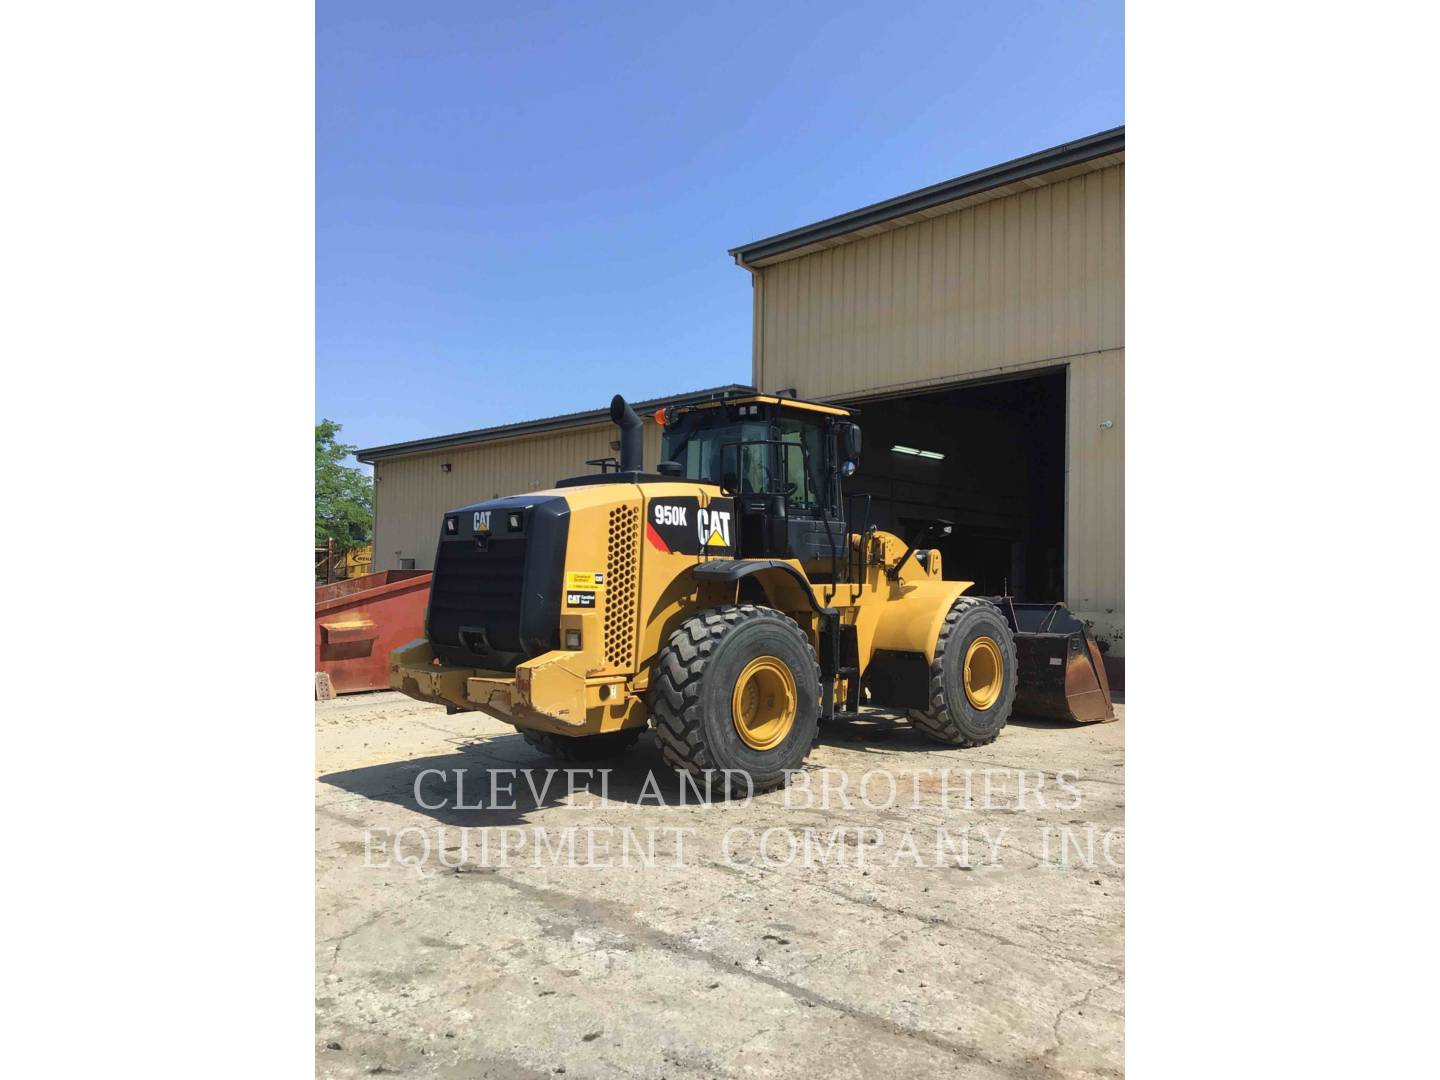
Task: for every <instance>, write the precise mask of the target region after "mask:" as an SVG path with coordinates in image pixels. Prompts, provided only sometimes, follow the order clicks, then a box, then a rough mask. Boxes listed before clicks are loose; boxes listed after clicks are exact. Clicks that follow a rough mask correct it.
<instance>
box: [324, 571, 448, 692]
mask: <svg viewBox="0 0 1440 1080" xmlns="http://www.w3.org/2000/svg"><path fill="white" fill-rule="evenodd" d="M429 599H430V571H429V570H382V571H380V572H379V573H377V574H365V575H363V576H361V577H356V578H347V579H345V580H344V581H337V582H335V583H334V584H332V585H320V586H317V587H316V589H315V674H316V684H317V687H318V686H319V685H320V684H321V683H323V682H324V681H325V680H324V679H323V678H322V676H327V675H328V676H329V682H330V685H331V686H332V687H333V688H334V690H335V692H336V693H340V694H351V693H354V692H355V691H357V690H384V689H387V688H388V687H389V685H390V680H389V660H390V650H391V649H396V648H399V647H400V646H401V645H404V644H405V643H406V642H407V641H414V640H415V639H416V638H418V637H423V636H424V635H425V604H426V602H427V601H428V600H429Z"/></svg>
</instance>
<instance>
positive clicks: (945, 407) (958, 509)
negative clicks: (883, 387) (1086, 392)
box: [845, 368, 1065, 601]
mask: <svg viewBox="0 0 1440 1080" xmlns="http://www.w3.org/2000/svg"><path fill="white" fill-rule="evenodd" d="M845 404H853V405H854V406H855V407H856V408H858V409H859V410H860V416H859V417H858V419H859V422H860V426H861V429H862V430H863V432H864V438H865V447H864V452H863V454H862V455H861V461H860V468H859V470H858V471H857V472H856V473H855V475H854V476H853V477H852V478H851V479H850V480H848V481H847V482H846V490H847V491H850V492H856V493H861V494H869V495H870V496H871V500H872V501H871V519H870V520H871V522H872V523H873V524H875V525H878V526H880V528H882V529H888V530H890V531H891V532H894V533H895V534H896V535H898V536H901V537H903V538H904V539H905V540H907V541H908V540H910V539H912V538H913V537H914V536H915V535H916V533H917V532H918V531H919V529H921V528H923V527H924V524H925V522H927V521H931V520H933V519H935V518H945V519H947V520H949V521H953V522H954V523H955V530H954V533H953V534H952V535H951V536H950V537H948V538H947V539H945V540H943V541H941V542H940V543H939V544H938V545H935V546H937V547H938V548H939V549H940V551H941V553H942V555H943V558H944V572H945V577H947V578H949V579H951V580H965V581H974V582H975V585H976V587H975V590H974V591H975V592H977V593H980V594H987V595H995V594H1001V593H1007V594H1009V595H1012V596H1014V597H1016V598H1018V599H1020V600H1027V601H1054V600H1061V599H1063V596H1064V590H1065V585H1064V582H1065V566H1064V551H1065V370H1064V369H1063V368H1061V369H1058V370H1055V371H1047V372H1046V373H1045V374H1043V375H1036V376H1031V377H1028V378H1019V379H1007V380H1004V381H996V382H987V383H982V384H978V385H971V386H962V387H957V388H954V389H949V390H943V391H938V392H934V391H932V392H929V393H917V394H913V395H908V396H903V397H892V398H884V399H878V400H877V399H870V400H860V401H855V402H846V403H845ZM856 509H857V511H858V510H859V503H858V502H857V504H856ZM858 524H859V523H858V522H854V523H852V527H855V526H857V525H858Z"/></svg>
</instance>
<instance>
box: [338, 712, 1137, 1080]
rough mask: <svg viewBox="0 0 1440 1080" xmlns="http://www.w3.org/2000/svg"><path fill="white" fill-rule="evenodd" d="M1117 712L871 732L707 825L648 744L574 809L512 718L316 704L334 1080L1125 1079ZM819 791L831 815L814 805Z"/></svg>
mask: <svg viewBox="0 0 1440 1080" xmlns="http://www.w3.org/2000/svg"><path fill="white" fill-rule="evenodd" d="M1117 711H1118V712H1119V713H1121V715H1122V719H1121V720H1120V721H1119V722H1117V723H1114V724H1107V725H1099V726H1088V727H1074V726H1068V725H1061V724H1050V723H1042V722H1023V721H1022V722H1016V723H1013V724H1012V725H1011V726H1009V727H1008V728H1006V730H1005V731H1004V732H1003V733H1002V735H1001V737H1000V739H999V740H998V741H997V742H996V743H994V744H993V745H991V746H987V747H982V748H978V749H975V750H968V751H967V750H952V749H947V748H944V747H939V746H934V745H932V744H930V743H928V742H926V741H924V740H923V739H922V738H920V737H919V736H918V735H917V734H916V733H914V732H912V731H911V730H910V729H909V727H908V726H907V725H905V724H903V723H900V722H897V721H894V720H892V719H889V718H886V717H883V716H879V715H877V716H876V717H874V718H873V719H871V720H870V721H867V722H862V723H857V724H852V725H846V726H843V727H841V728H839V729H837V730H835V731H833V732H828V733H827V734H826V736H825V738H824V739H823V740H822V742H821V743H820V745H818V746H817V747H816V748H815V750H814V752H813V753H812V755H811V758H810V762H809V767H808V768H807V772H806V777H805V778H804V779H802V781H801V783H800V784H799V785H798V786H797V788H796V789H794V790H792V792H791V795H790V797H789V805H787V801H786V796H785V795H783V794H781V793H772V794H770V795H765V796H760V797H757V798H755V799H754V800H752V801H750V802H748V803H739V804H725V805H713V806H705V805H698V806H697V805H694V800H693V799H687V800H686V801H685V804H683V805H682V804H681V799H680V798H679V795H678V793H677V787H676V783H675V779H674V775H673V773H671V772H670V771H669V770H668V769H666V768H665V767H664V765H663V763H662V762H661V760H660V757H659V754H658V752H657V751H656V749H655V748H654V746H653V745H652V744H651V743H650V741H649V740H648V738H647V739H646V740H642V742H641V744H640V745H639V746H638V747H637V748H636V749H635V750H634V751H632V752H631V753H630V754H629V755H628V756H627V757H625V758H623V759H621V760H619V761H616V762H606V763H602V765H601V766H600V767H603V768H608V769H609V770H611V771H610V772H609V773H608V774H607V776H606V777H605V779H604V782H603V785H602V783H601V780H600V778H599V777H597V776H577V777H576V787H577V790H576V792H575V793H574V795H570V794H568V793H567V791H566V780H567V778H566V777H565V775H564V774H557V776H556V778H555V780H554V782H553V783H552V786H551V789H550V790H549V791H546V790H545V789H544V788H543V786H542V785H543V784H544V778H545V770H546V769H550V768H555V769H558V768H560V767H561V766H559V765H558V764H557V763H554V762H549V761H547V760H546V759H544V758H542V757H540V756H539V755H538V754H537V753H536V752H534V751H533V750H531V748H530V747H529V746H527V745H526V744H525V743H524V742H523V741H522V740H521V739H520V738H519V737H518V736H517V735H516V734H515V732H514V730H513V729H512V728H510V727H508V726H507V725H505V724H503V723H502V722H500V721H499V720H497V719H494V718H491V717H488V716H485V715H483V714H478V713H477V714H468V715H460V716H447V715H446V714H445V712H444V710H443V709H441V708H438V707H433V706H428V705H423V704H421V703H419V702H414V701H411V700H409V699H407V698H404V697H401V696H399V695H396V694H388V693H387V694H366V695H358V696H354V697H347V698H341V699H340V700H338V701H334V702H327V703H320V704H317V705H316V708H315V716H316V729H317V762H318V771H319V778H318V781H317V784H316V799H317V810H316V831H315V835H316V883H317V913H316V999H317V1000H316V1054H317V1057H316V1061H317V1072H318V1073H319V1075H321V1076H327V1077H331V1076H333V1077H358V1076H368V1075H386V1074H388V1075H402V1076H424V1077H453V1078H460V1077H495V1078H534V1077H551V1078H553V1077H557V1076H565V1077H567V1080H568V1078H569V1077H637V1078H650V1077H654V1078H660V1077H666V1078H672V1080H679V1078H687V1077H788V1076H800V1075H806V1076H814V1075H823V1076H826V1077H832V1076H833V1077H857V1078H859V1077H869V1076H875V1075H889V1076H931V1075H935V1074H950V1075H959V1076H967V1077H972V1076H973V1077H1030V1076H1074V1077H1100V1076H1114V1075H1117V1074H1119V1073H1120V1072H1121V1070H1122V1068H1123V1030H1124V1027H1123V1025H1124V1018H1123V1010H1124V974H1123V973H1124V939H1123V913H1124V869H1123V857H1124V852H1123V848H1124V841H1123V826H1124V768H1123V767H1124V721H1123V706H1121V707H1118V708H1117ZM426 770H430V771H429V772H426ZM459 770H464V774H463V783H464V792H466V793H467V794H464V795H463V797H460V796H461V789H460V788H459V787H458V786H457V784H456V781H455V777H456V775H457V772H458V771H459ZM510 770H522V772H520V773H518V774H516V773H511V772H510ZM523 770H533V772H531V773H530V774H529V776H530V778H531V782H533V783H534V784H535V788H536V791H537V792H538V793H539V797H535V794H534V793H532V791H531V790H530V789H529V787H528V786H527V780H526V774H525V773H524V772H523ZM986 770H989V772H988V773H987V772H986ZM867 774H869V775H870V781H869V783H868V787H867V791H868V795H869V800H868V803H867V802H866V801H862V800H860V799H858V798H857V791H858V790H859V785H860V784H861V782H862V780H864V778H865V777H866V776H867ZM647 775H650V776H653V777H654V778H655V781H656V787H657V788H658V789H659V791H660V792H662V795H661V796H659V797H650V798H647V797H646V793H645V792H646V789H645V777H646V776H647ZM517 777H518V779H517ZM842 778H844V779H843V782H844V783H845V785H846V788H845V790H846V794H847V795H848V798H849V800H850V804H849V805H848V806H845V805H842V804H840V803H839V802H838V801H837V800H836V799H834V797H833V796H834V791H835V789H836V788H838V787H839V785H840V783H841V782H842ZM887 778H893V779H894V780H895V782H896V788H895V792H896V793H895V795H894V796H893V797H889V788H888V783H889V780H888V779H887ZM417 779H418V785H417ZM987 779H988V781H989V784H990V787H989V794H990V797H989V798H988V799H987V798H984V797H983V796H984V792H985V781H986V780H987ZM962 780H964V781H965V782H968V784H969V788H968V791H969V794H970V796H971V798H970V800H969V802H968V803H967V802H966V801H965V800H964V799H963V798H961V797H960V795H959V792H961V791H962V790H963V789H964V787H963V784H962ZM807 782H808V785H809V786H808V788H806V787H805V784H806V783H807ZM492 784H495V785H498V788H497V790H498V791H500V792H504V791H505V789H506V787H507V784H508V786H509V788H510V789H511V790H513V793H514V796H513V798H510V799H506V798H503V797H501V798H494V799H492V798H489V796H490V795H491V794H492V791H491V785H492ZM822 784H829V785H830V790H831V794H832V799H831V805H830V806H828V807H823V806H820V805H818V804H812V805H808V806H807V805H804V800H803V794H804V792H805V791H807V790H808V792H809V794H810V795H811V796H812V798H814V799H815V800H817V802H818V796H819V794H820V791H821V786H822ZM1037 785H1039V791H1038V795H1037V792H1036V787H1037ZM1027 787H1028V789H1029V790H1028V795H1025V794H1024V791H1025V789H1026V788H1027ZM602 792H603V793H604V795H605V798H604V799H603V800H602V799H601V797H600V794H601V793H602ZM477 793H479V794H477ZM417 795H418V796H419V797H420V799H423V801H424V802H425V803H429V804H431V808H426V807H425V806H424V805H422V803H421V802H420V801H417ZM652 795H653V789H652ZM1020 797H1024V805H1017V800H1018V799H1019V798H1020ZM477 799H478V801H480V802H484V803H486V804H487V805H486V808H484V809H474V808H473V805H474V804H475V802H476V801H477ZM497 802H498V803H499V804H500V805H491V804H493V803H497ZM662 803H663V805H662ZM835 829H842V830H846V832H844V833H843V834H841V835H840V838H839V839H834V837H833V836H832V830H835ZM982 829H983V830H985V832H984V833H981V832H980V831H979V830H982ZM572 830H573V833H571V831H572ZM653 830H662V831H661V832H659V833H658V841H656V842H655V843H654V844H653V846H652V848H651V852H650V858H649V860H648V861H647V860H646V858H644V857H643V856H644V845H645V841H646V839H647V838H652V839H653V838H654V837H655V836H656V835H657V834H656V833H654V832H652V831H653ZM663 830H671V832H664V831H663ZM675 830H682V831H683V830H689V831H688V832H686V833H685V834H684V836H683V839H673V837H674V836H675V833H674V831H675ZM767 830H772V832H769V833H767ZM807 830H808V833H807ZM1001 830H1003V832H1002V831H1001ZM567 835H574V836H576V837H577V841H576V844H577V846H576V848H575V852H576V853H577V855H578V857H577V858H576V859H573V860H572V859H569V858H568V857H567V856H568V855H569V853H570V851H569V849H568V848H567V847H566V846H565V837H566V836H567ZM961 835H968V836H969V841H968V850H964V851H962V850H958V849H960V848H961V847H962V845H960V844H959V843H958V842H957V839H956V838H957V837H959V836H961ZM596 836H599V837H601V838H602V840H603V841H604V843H603V845H602V846H599V847H597V848H596V850H597V851H599V852H600V853H601V854H600V856H599V857H589V858H587V857H586V856H587V854H588V853H587V850H586V848H585V843H584V841H583V838H585V837H591V838H592V839H591V841H590V842H592V843H594V842H595V840H594V837H596ZM727 837H729V838H730V840H733V841H734V842H733V843H731V842H730V841H727ZM907 837H908V839H907ZM939 837H943V838H944V839H945V840H946V841H947V843H946V844H945V845H940V844H939V843H938V839H937V838H939ZM487 838H488V839H487ZM627 838H628V839H627ZM632 839H633V840H634V842H635V848H634V852H633V853H634V854H636V855H637V857H636V858H623V859H622V857H621V856H622V855H627V854H630V853H631V851H630V849H628V848H627V847H626V846H625V845H626V844H627V843H629V842H630V840H632ZM762 839H763V840H764V841H765V843H766V845H768V846H766V847H764V848H762V847H761V841H762ZM829 840H834V842H833V843H829V844H828V845H827V841H829ZM792 843H793V844H794V848H793V850H794V851H795V852H796V855H795V856H794V857H793V858H787V855H788V853H789V852H790V851H791V850H792V848H791V847H790V845H791V844H792ZM812 843H813V848H812V847H807V846H806V845H807V844H812ZM506 844H508V845H510V848H509V850H507V849H506V847H505V845H506ZM727 844H728V846H727ZM487 845H488V846H487ZM516 845H518V846H516ZM907 845H908V846H907ZM762 851H763V852H764V853H765V854H766V855H768V856H770V857H769V858H765V857H763V856H762V854H761V853H762ZM807 852H809V853H811V854H814V855H815V856H816V858H812V859H808V860H807V858H806V857H805V853H807ZM557 853H558V855H557ZM502 856H503V857H502ZM402 860H403V861H405V862H406V863H409V864H411V865H401V861H402ZM677 861H678V862H679V863H680V864H681V865H676V863H677ZM572 863H575V864H572ZM587 863H588V864H589V865H587Z"/></svg>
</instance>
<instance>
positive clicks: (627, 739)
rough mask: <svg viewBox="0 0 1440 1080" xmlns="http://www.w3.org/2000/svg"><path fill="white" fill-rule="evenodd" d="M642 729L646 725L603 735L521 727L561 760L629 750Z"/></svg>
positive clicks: (616, 754) (530, 739)
mask: <svg viewBox="0 0 1440 1080" xmlns="http://www.w3.org/2000/svg"><path fill="white" fill-rule="evenodd" d="M643 731H644V729H643V728H633V729H630V730H627V731H611V732H607V733H606V734H604V735H551V734H550V733H549V732H548V731H521V732H520V734H521V736H522V737H523V738H524V739H525V741H526V742H527V743H529V744H530V745H531V746H533V747H534V748H535V749H536V750H539V751H540V753H542V754H544V755H545V756H546V757H552V758H556V759H558V760H560V761H604V760H605V759H606V758H614V757H619V756H620V755H621V754H623V753H624V752H625V751H626V750H629V749H630V747H632V746H634V745H635V740H637V739H638V738H640V736H641V734H642V733H643Z"/></svg>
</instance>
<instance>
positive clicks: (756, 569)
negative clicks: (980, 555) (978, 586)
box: [691, 559, 968, 619]
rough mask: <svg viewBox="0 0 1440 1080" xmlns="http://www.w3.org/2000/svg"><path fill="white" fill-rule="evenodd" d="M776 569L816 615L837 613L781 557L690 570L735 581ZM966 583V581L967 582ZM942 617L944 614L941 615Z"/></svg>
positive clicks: (700, 576)
mask: <svg viewBox="0 0 1440 1080" xmlns="http://www.w3.org/2000/svg"><path fill="white" fill-rule="evenodd" d="M775 570H778V571H780V572H782V573H785V574H789V575H790V577H792V578H794V579H795V584H796V585H797V586H798V587H799V588H800V591H801V592H802V593H803V594H804V596H805V599H806V600H807V601H809V603H810V607H811V608H813V609H814V611H815V613H816V614H817V615H820V616H821V617H823V618H827V619H831V618H835V617H836V616H837V615H839V612H838V611H836V610H835V609H834V608H832V607H825V606H824V605H823V604H821V603H820V601H819V600H818V599H817V598H816V596H815V590H814V589H813V588H811V586H810V581H809V579H808V578H806V577H805V574H804V573H803V572H802V571H801V570H800V569H799V568H797V567H795V566H792V565H790V564H789V563H788V562H785V561H783V560H781V559H712V560H711V561H709V562H703V563H697V564H696V566H695V568H694V569H693V570H691V574H692V575H694V577H695V580H696V581H723V582H727V583H728V582H736V581H739V580H740V579H741V578H747V577H750V576H752V575H754V574H759V573H769V572H770V571H775ZM967 584H968V583H967ZM941 618H944V615H943V614H942V615H941Z"/></svg>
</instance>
